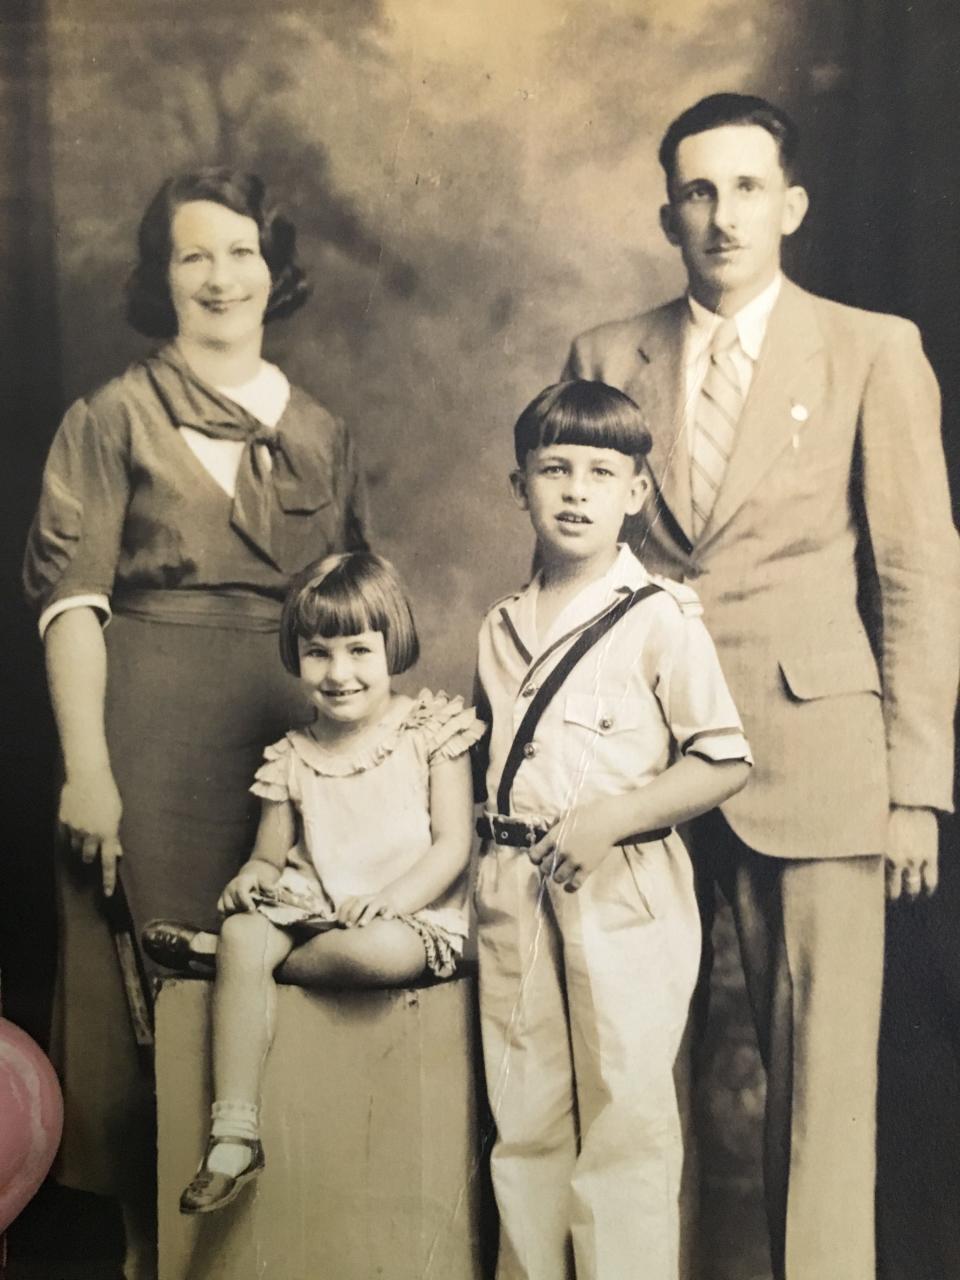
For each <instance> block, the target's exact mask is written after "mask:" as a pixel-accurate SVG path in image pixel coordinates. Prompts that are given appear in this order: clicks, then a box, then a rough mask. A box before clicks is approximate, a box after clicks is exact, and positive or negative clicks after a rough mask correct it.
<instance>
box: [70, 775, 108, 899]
mask: <svg viewBox="0 0 960 1280" xmlns="http://www.w3.org/2000/svg"><path fill="white" fill-rule="evenodd" d="M122 809H123V805H122V804H121V802H120V792H119V791H118V790H117V784H116V782H115V781H114V778H113V774H112V773H111V772H110V770H109V768H100V769H93V770H91V771H90V772H89V773H82V774H80V775H79V776H74V775H68V777H67V780H66V782H65V783H64V784H63V790H62V791H61V792H60V811H59V814H58V818H59V821H60V830H61V832H62V833H63V836H64V839H66V840H67V841H68V842H69V844H70V847H71V849H73V851H74V852H75V853H78V854H79V855H80V857H81V858H82V859H83V861H84V862H85V863H87V864H88V865H89V864H90V863H93V862H95V861H96V860H97V858H99V859H100V872H101V876H102V879H103V892H104V894H105V895H106V897H108V898H109V897H110V895H111V894H112V893H113V890H114V887H115V885H116V883H117V863H118V862H119V860H120V858H121V857H122V856H123V849H122V848H121V846H120V836H119V831H120V814H121V812H122Z"/></svg>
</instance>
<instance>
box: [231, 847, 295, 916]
mask: <svg viewBox="0 0 960 1280" xmlns="http://www.w3.org/2000/svg"><path fill="white" fill-rule="evenodd" d="M279 879H280V868H279V867H275V866H273V864H272V863H269V862H260V861H259V860H257V861H253V860H251V861H250V862H247V863H245V864H244V865H243V866H242V867H241V868H240V870H239V871H238V872H237V874H236V875H235V876H234V877H233V879H232V880H231V881H230V883H229V884H228V885H227V887H226V888H225V889H224V891H223V893H221V895H220V899H219V901H218V902H217V910H218V911H219V912H220V914H221V915H224V916H230V915H235V914H236V913H237V912H239V911H255V910H256V904H255V902H254V901H253V895H254V894H255V893H265V892H266V891H267V890H268V889H271V888H273V886H274V885H275V884H276V883H277V881H278V880H279Z"/></svg>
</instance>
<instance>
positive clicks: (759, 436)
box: [698, 280, 823, 546]
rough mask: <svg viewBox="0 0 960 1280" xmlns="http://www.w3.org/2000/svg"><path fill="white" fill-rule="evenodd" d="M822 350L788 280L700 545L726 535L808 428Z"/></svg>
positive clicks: (808, 310)
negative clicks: (816, 358) (817, 359)
mask: <svg viewBox="0 0 960 1280" xmlns="http://www.w3.org/2000/svg"><path fill="white" fill-rule="evenodd" d="M822 346H823V337H822V334H821V332H820V327H819V325H818V324H817V318H816V315H815V313H814V308H813V304H812V302H811V300H810V297H809V295H808V294H806V293H804V292H803V290H802V289H798V288H797V286H796V285H794V284H791V283H790V281H789V280H784V282H783V288H782V292H781V294H780V297H779V299H778V300H777V304H776V306H775V307H774V309H773V312H772V314H771V316H770V321H769V324H768V327H767V333H766V337H765V338H764V343H763V348H762V350H761V352H760V358H759V360H758V361H757V367H756V369H755V370H754V375H753V381H752V382H751V384H750V392H749V394H748V396H747V399H746V401H745V403H744V406H743V412H742V413H741V415H740V422H739V424H738V426H737V439H736V444H735V445H734V449H733V453H732V454H731V456H730V462H729V463H728V465H727V470H726V474H725V475H724V478H723V483H722V484H721V486H720V492H719V493H718V494H717V501H716V505H715V506H714V508H713V511H712V512H711V513H710V518H709V520H708V521H707V523H706V525H705V527H704V529H703V531H702V533H701V535H700V538H699V539H698V545H700V546H702V545H703V544H704V543H706V542H709V541H710V540H711V539H712V538H713V537H715V536H716V534H717V533H719V532H720V530H721V529H722V528H723V526H724V525H725V524H727V523H728V521H729V520H730V519H731V517H732V516H733V515H735V514H736V512H737V511H738V510H739V508H740V507H741V506H742V505H743V503H744V502H745V501H746V500H747V498H748V497H749V496H750V494H751V493H752V492H753V490H754V489H755V488H756V487H757V485H758V484H759V483H760V481H761V480H762V479H763V477H764V475H765V474H766V472H767V471H768V470H769V469H770V467H771V466H772V465H773V463H774V462H775V460H776V458H777V457H778V456H779V455H780V454H781V453H782V452H783V450H784V449H785V448H786V447H787V446H788V445H789V443H790V442H791V440H792V439H793V437H794V436H795V435H796V434H797V433H798V431H800V430H802V429H803V428H804V424H805V423H806V421H807V418H808V417H809V414H810V409H811V406H812V405H813V404H814V403H815V402H816V401H818V400H819V399H820V396H821V394H822V388H821V386H820V375H819V365H818V364H817V363H816V362H815V361H813V360H812V359H811V357H812V356H814V355H815V354H816V353H817V352H818V351H819V350H820V349H821V348H822Z"/></svg>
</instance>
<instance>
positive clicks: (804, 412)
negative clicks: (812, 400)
mask: <svg viewBox="0 0 960 1280" xmlns="http://www.w3.org/2000/svg"><path fill="white" fill-rule="evenodd" d="M790 417H791V418H792V419H793V420H794V422H806V420H807V419H808V418H809V417H810V410H809V409H808V408H807V406H806V405H805V404H794V405H791V406H790Z"/></svg>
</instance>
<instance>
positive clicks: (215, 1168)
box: [207, 1102, 260, 1178]
mask: <svg viewBox="0 0 960 1280" xmlns="http://www.w3.org/2000/svg"><path fill="white" fill-rule="evenodd" d="M210 1122H211V1123H210V1136H211V1138H215V1139H216V1140H217V1141H216V1142H215V1143H214V1146H213V1149H212V1150H211V1152H210V1155H209V1156H208V1158H207V1168H208V1169H209V1170H210V1172H211V1173H223V1174H226V1175H227V1177H230V1178H236V1177H237V1176H238V1175H239V1174H241V1173H243V1171H244V1169H246V1168H247V1167H248V1165H249V1164H250V1163H251V1161H252V1160H253V1152H252V1151H251V1150H250V1148H249V1147H248V1146H246V1145H245V1144H244V1143H242V1142H236V1141H233V1142H232V1141H231V1139H232V1138H233V1139H236V1138H258V1137H259V1136H260V1108H259V1107H258V1106H257V1105H256V1103H251V1102H215V1103H214V1104H213V1106H212V1107H211V1108H210Z"/></svg>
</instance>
